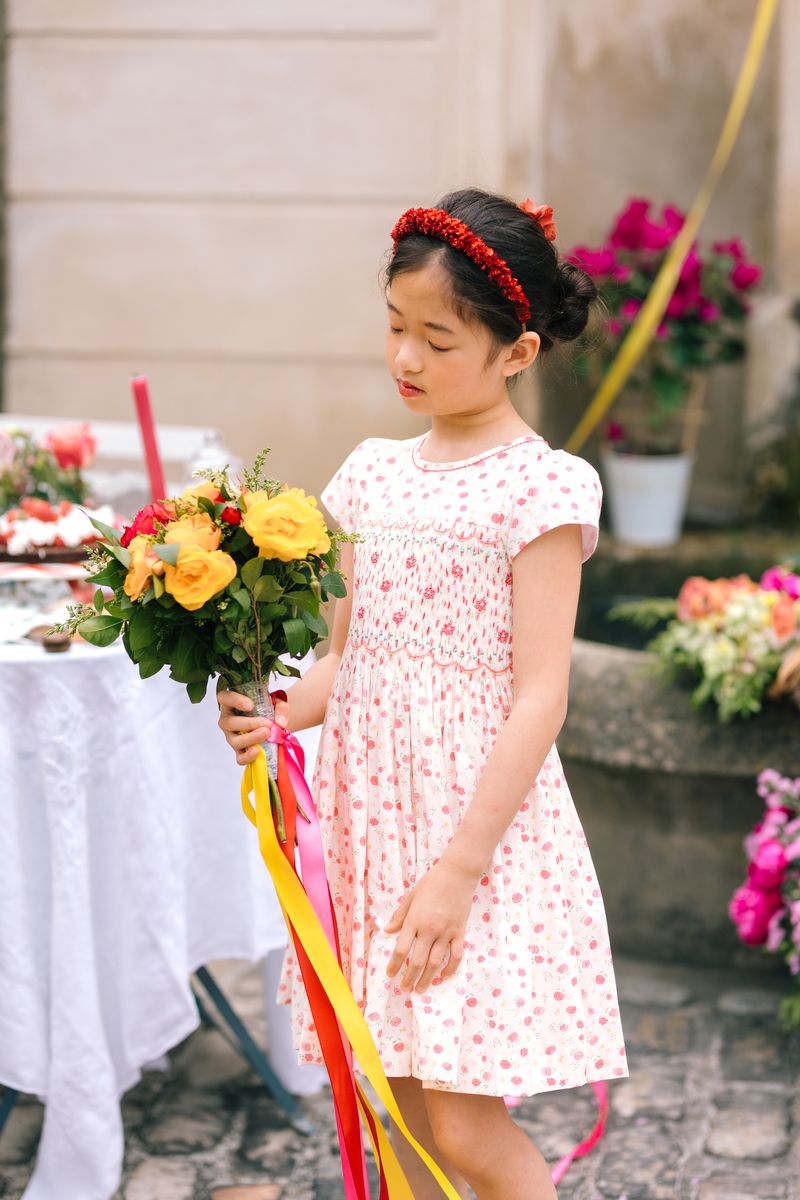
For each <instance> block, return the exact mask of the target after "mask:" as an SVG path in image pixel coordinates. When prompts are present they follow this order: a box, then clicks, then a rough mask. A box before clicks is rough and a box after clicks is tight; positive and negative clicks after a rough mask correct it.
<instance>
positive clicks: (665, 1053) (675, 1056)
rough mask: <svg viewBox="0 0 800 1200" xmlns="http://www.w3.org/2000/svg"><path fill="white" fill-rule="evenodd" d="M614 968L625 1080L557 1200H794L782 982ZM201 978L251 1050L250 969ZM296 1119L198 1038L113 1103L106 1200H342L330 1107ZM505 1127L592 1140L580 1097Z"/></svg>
mask: <svg viewBox="0 0 800 1200" xmlns="http://www.w3.org/2000/svg"><path fill="white" fill-rule="evenodd" d="M616 963H617V978H618V983H619V990H620V997H621V1008H622V1018H623V1026H624V1030H625V1037H626V1042H627V1045H628V1050H629V1058H630V1066H631V1077H630V1079H627V1080H622V1081H617V1082H615V1083H613V1084H612V1085H610V1095H611V1115H610V1119H609V1123H608V1127H607V1132H606V1136H605V1138H604V1140H603V1141H602V1142H601V1143H600V1145H599V1146H598V1147H596V1148H595V1150H594V1151H592V1153H591V1154H590V1155H589V1156H588V1157H587V1158H586V1159H584V1160H581V1161H579V1162H576V1163H575V1164H574V1165H573V1167H572V1168H571V1170H570V1171H569V1173H568V1174H567V1176H566V1178H565V1179H564V1181H563V1183H562V1184H561V1185H560V1187H559V1193H558V1194H559V1200H673V1198H675V1200H800V1083H799V1082H798V1075H799V1073H798V1067H799V1066H800V1036H798V1035H796V1034H795V1035H791V1036H788V1035H786V1034H785V1033H783V1032H782V1031H781V1030H780V1028H779V1026H778V1025H777V1022H776V1020H775V1010H776V1007H777V1003H778V1001H779V999H780V996H781V994H782V990H783V988H784V987H785V984H784V982H783V980H782V979H781V978H780V977H775V976H767V975H764V974H758V973H755V974H752V975H745V974H743V973H742V972H736V973H731V972H729V973H725V972H720V971H713V972H712V971H710V970H703V969H700V968H681V967H667V966H663V965H654V964H647V963H644V962H641V961H630V960H624V959H619V958H618V959H617V960H616ZM213 971H214V973H215V975H216V976H217V978H218V979H219V981H220V982H221V983H222V985H223V986H224V987H225V989H226V991H227V992H228V994H229V996H230V997H231V999H232V1000H233V1002H234V1004H235V1006H236V1008H237V1010H238V1011H239V1013H240V1014H241V1015H242V1016H243V1017H244V1018H245V1019H246V1021H247V1023H248V1026H249V1028H250V1029H251V1031H252V1032H253V1034H254V1036H255V1037H256V1038H257V1039H259V1040H262V1041H263V1038H264V1032H265V1027H264V1016H263V1010H262V997H261V992H260V971H259V969H258V968H256V967H253V966H252V965H250V964H247V963H241V962H230V961H229V962H225V963H219V964H214V965H213ZM303 1107H304V1109H305V1111H306V1112H307V1113H308V1115H309V1116H310V1117H311V1119H312V1120H313V1121H314V1123H315V1126H316V1132H315V1133H314V1134H313V1135H312V1136H311V1137H305V1136H303V1135H301V1134H300V1133H297V1132H296V1131H295V1130H294V1129H292V1128H291V1126H289V1125H288V1123H287V1122H286V1120H285V1118H284V1117H283V1115H282V1113H281V1112H280V1110H279V1109H277V1108H276V1106H275V1105H274V1104H273V1103H272V1102H271V1101H270V1099H269V1098H268V1096H267V1095H266V1093H265V1092H264V1090H263V1088H261V1087H260V1085H259V1084H258V1082H257V1081H256V1080H255V1078H254V1076H253V1075H252V1074H251V1073H250V1072H249V1070H248V1069H247V1068H246V1067H244V1065H243V1064H242V1061H241V1060H240V1059H239V1058H238V1056H237V1055H236V1054H235V1053H234V1052H233V1051H232V1050H231V1049H230V1048H229V1047H228V1045H226V1043H225V1041H224V1040H223V1039H222V1038H221V1037H220V1035H219V1034H218V1033H216V1032H215V1031H214V1030H210V1029H206V1028H203V1029H198V1030H197V1031H196V1032H195V1033H194V1034H192V1036H191V1037H189V1038H188V1039H187V1040H186V1041H185V1042H184V1043H183V1044H182V1045H181V1046H179V1047H177V1048H176V1049H175V1050H174V1051H173V1052H172V1054H171V1055H170V1058H169V1063H168V1069H167V1070H165V1071H148V1072H147V1073H146V1074H145V1075H144V1076H143V1078H142V1080H141V1082H140V1083H139V1084H138V1085H137V1086H136V1087H135V1088H133V1089H132V1090H131V1091H130V1092H129V1093H128V1094H127V1095H126V1096H125V1098H124V1102H123V1111H124V1118H125V1129H126V1146H127V1149H126V1161H125V1172H124V1180H123V1184H122V1187H121V1189H120V1191H119V1192H118V1193H117V1195H116V1197H114V1198H113V1200H339V1198H340V1197H342V1195H343V1192H342V1186H341V1180H340V1173H339V1166H338V1161H337V1149H336V1136H335V1128H334V1124H333V1119H332V1113H331V1108H330V1100H329V1093H327V1092H325V1093H323V1094H321V1095H320V1096H317V1097H313V1098H311V1099H308V1100H305V1101H303ZM515 1119H516V1120H518V1121H519V1123H520V1125H521V1126H522V1127H523V1128H524V1129H526V1130H528V1131H529V1133H530V1134H531V1136H532V1137H533V1138H534V1140H535V1141H536V1143H537V1144H538V1146H539V1147H540V1149H541V1150H542V1152H543V1154H544V1155H545V1157H547V1158H548V1160H549V1161H554V1160H555V1159H556V1158H557V1157H559V1156H560V1155H561V1154H563V1153H564V1152H565V1151H566V1150H567V1149H568V1148H569V1146H570V1145H571V1144H572V1143H573V1142H574V1141H577V1140H579V1139H580V1138H581V1137H582V1136H584V1135H585V1134H586V1133H587V1132H588V1131H589V1129H590V1128H591V1126H592V1124H593V1122H594V1100H593V1097H592V1094H591V1089H590V1088H583V1089H580V1090H571V1091H563V1092H557V1093H549V1094H546V1095H543V1096H538V1097H533V1098H531V1099H529V1100H525V1101H524V1102H523V1103H522V1104H521V1105H520V1106H519V1107H518V1108H516V1109H515ZM41 1120H42V1109H41V1106H40V1105H39V1104H38V1103H37V1102H36V1101H35V1100H34V1099H33V1098H32V1097H24V1098H23V1099H22V1102H21V1103H20V1104H18V1105H17V1108H16V1110H15V1111H14V1113H13V1115H12V1117H11V1120H10V1122H9V1124H8V1126H7V1127H6V1130H5V1132H4V1134H3V1137H2V1139H0V1197H2V1198H3V1200H18V1197H19V1196H20V1195H21V1193H22V1191H23V1188H24V1186H25V1181H26V1179H27V1177H28V1175H29V1173H30V1170H31V1165H32V1156H33V1155H34V1153H35V1148H36V1141H37V1138H38V1134H39V1130H40V1127H41ZM375 1194H376V1195H377V1192H376V1193H375ZM75 1200H83V1198H81V1197H75Z"/></svg>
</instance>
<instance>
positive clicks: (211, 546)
mask: <svg viewBox="0 0 800 1200" xmlns="http://www.w3.org/2000/svg"><path fill="white" fill-rule="evenodd" d="M220 537H221V534H220V531H219V529H218V528H217V526H216V525H215V524H214V522H213V521H212V520H211V517H210V516H209V515H208V513H192V515H191V516H188V517H181V519H180V520H179V521H170V523H169V525H167V528H166V532H165V533H164V541H165V542H166V543H167V545H174V544H175V543H176V542H177V543H178V545H179V546H199V547H200V548H201V549H202V550H219V541H220Z"/></svg>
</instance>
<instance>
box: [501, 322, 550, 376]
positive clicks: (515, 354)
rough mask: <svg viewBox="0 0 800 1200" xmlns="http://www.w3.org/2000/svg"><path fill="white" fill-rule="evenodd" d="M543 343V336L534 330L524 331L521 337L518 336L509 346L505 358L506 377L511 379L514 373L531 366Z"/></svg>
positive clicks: (504, 369)
mask: <svg viewBox="0 0 800 1200" xmlns="http://www.w3.org/2000/svg"><path fill="white" fill-rule="evenodd" d="M541 344H542V340H541V338H540V337H539V335H538V333H534V332H533V330H530V331H529V332H527V333H523V334H522V336H521V337H519V338H517V340H516V342H514V345H513V346H509V347H508V349H507V350H506V355H505V358H504V359H503V374H504V376H505V377H506V379H510V378H511V377H512V375H518V374H519V373H520V371H524V370H525V368H526V367H529V366H530V365H531V363H532V362H534V361H535V359H536V357H537V355H538V353H539V348H540V346H541Z"/></svg>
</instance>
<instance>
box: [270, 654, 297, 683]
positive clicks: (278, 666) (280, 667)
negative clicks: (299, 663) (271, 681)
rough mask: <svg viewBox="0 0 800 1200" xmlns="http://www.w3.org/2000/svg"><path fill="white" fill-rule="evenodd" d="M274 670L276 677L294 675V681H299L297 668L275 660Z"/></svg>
mask: <svg viewBox="0 0 800 1200" xmlns="http://www.w3.org/2000/svg"><path fill="white" fill-rule="evenodd" d="M274 669H275V672H276V674H278V675H294V677H295V678H296V679H299V678H300V675H301V671H300V669H299V667H292V666H290V664H289V663H285V662H283V661H282V660H281V659H280V658H278V659H276V660H275V663H274Z"/></svg>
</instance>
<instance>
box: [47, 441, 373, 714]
mask: <svg viewBox="0 0 800 1200" xmlns="http://www.w3.org/2000/svg"><path fill="white" fill-rule="evenodd" d="M267 453H268V452H267V451H266V450H265V451H262V453H261V454H260V455H259V456H258V457H257V458H256V461H255V464H254V466H253V469H252V470H251V471H245V473H244V481H243V482H238V481H235V480H232V479H230V478H229V477H228V474H227V473H226V472H225V471H208V472H203V473H202V474H203V478H202V481H201V482H200V483H198V484H197V485H196V486H193V487H190V488H188V489H187V490H186V491H184V492H183V493H182V494H181V495H180V496H178V497H175V498H172V499H165V500H159V501H157V502H155V503H153V504H148V505H147V506H146V507H145V508H143V509H142V510H141V511H140V512H139V513H137V515H136V517H135V518H134V520H133V521H132V522H131V524H130V525H129V526H127V527H126V528H125V529H124V530H123V532H122V534H121V535H120V534H118V533H117V532H116V531H115V530H114V529H111V528H109V527H108V526H106V525H103V524H101V523H99V522H98V523H97V528H98V529H99V531H100V532H101V533H102V534H103V536H104V537H105V539H106V540H105V542H103V543H102V544H100V545H98V546H97V547H96V548H95V549H94V550H93V551H92V552H91V556H92V567H91V569H90V579H89V582H90V583H92V584H94V585H95V586H96V589H97V590H96V591H95V594H94V600H93V603H92V604H88V605H76V606H73V607H72V609H71V610H70V617H69V620H68V621H67V622H66V624H65V625H64V626H62V628H65V629H68V630H69V631H70V632H72V633H74V632H75V631H77V630H79V631H80V633H81V636H82V637H83V638H84V639H85V640H86V641H87V642H91V643H93V644H94V645H98V646H107V645H110V644H111V643H112V642H114V641H115V640H116V639H117V638H118V637H122V639H123V644H124V646H125V649H126V651H127V652H128V654H129V655H130V657H131V658H132V659H133V661H134V662H135V663H136V664H137V665H138V667H139V673H140V675H141V676H142V678H143V679H144V678H147V677H148V676H150V675H155V674H156V673H157V672H158V671H160V670H161V669H162V668H163V667H169V669H170V677H171V678H172V679H175V680H177V681H178V682H179V683H183V684H185V685H186V689H187V691H188V693H189V697H190V699H191V700H193V701H194V702H198V701H200V700H201V699H202V698H203V696H204V695H205V693H206V689H207V687H208V681H209V679H210V678H211V677H212V676H214V675H220V676H221V677H222V678H223V679H224V681H225V683H226V684H227V685H228V686H229V687H231V688H239V689H240V690H241V688H242V686H243V685H246V684H248V683H259V684H260V683H264V682H266V681H267V680H268V679H269V676H270V674H271V673H272V672H273V671H274V672H277V673H279V674H282V675H299V674H300V672H299V670H298V668H297V667H295V666H292V665H291V664H290V663H286V662H284V661H282V660H281V655H288V656H289V657H292V658H302V657H303V656H304V655H305V654H306V653H308V651H309V650H310V649H311V648H312V647H313V646H315V645H316V644H317V643H318V642H319V641H320V639H322V638H324V637H326V636H327V633H328V627H327V624H326V622H325V619H324V617H323V616H322V615H321V612H320V607H321V604H322V603H323V601H325V600H327V599H328V597H329V596H343V595H344V594H345V584H344V580H343V578H342V576H341V574H340V573H339V572H338V571H337V570H336V561H337V549H338V543H339V542H340V541H345V540H352V535H351V536H350V537H348V535H346V534H344V533H342V532H341V531H337V532H336V533H333V532H331V530H329V529H328V528H327V527H326V524H325V519H324V517H323V515H322V513H321V512H320V510H319V508H318V507H317V502H316V499H315V498H314V497H313V496H307V495H306V493H305V492H304V491H303V490H302V489H301V488H290V487H287V486H286V485H285V484H283V483H281V482H279V481H278V480H274V479H269V478H267V477H266V476H265V475H264V471H263V467H264V461H265V458H266V454H267ZM108 589H110V594H109V591H108Z"/></svg>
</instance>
